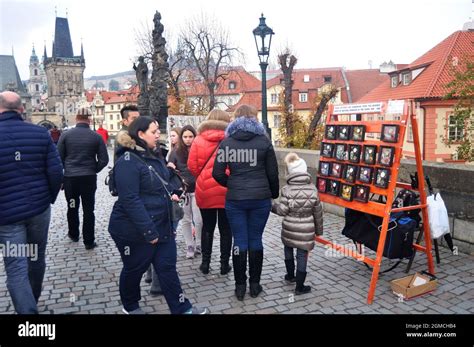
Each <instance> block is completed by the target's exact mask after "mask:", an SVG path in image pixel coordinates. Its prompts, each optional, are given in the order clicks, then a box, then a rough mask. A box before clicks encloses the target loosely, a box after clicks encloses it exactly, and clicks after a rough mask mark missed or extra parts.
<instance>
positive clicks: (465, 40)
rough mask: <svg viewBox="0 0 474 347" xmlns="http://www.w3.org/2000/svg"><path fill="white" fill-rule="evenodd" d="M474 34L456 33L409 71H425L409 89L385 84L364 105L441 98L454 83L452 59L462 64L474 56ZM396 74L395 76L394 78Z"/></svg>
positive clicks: (427, 53) (417, 60) (368, 96)
mask: <svg viewBox="0 0 474 347" xmlns="http://www.w3.org/2000/svg"><path fill="white" fill-rule="evenodd" d="M473 42H474V32H473V31H456V32H455V33H453V34H451V35H450V36H448V37H447V38H446V39H444V40H443V41H442V42H440V43H439V44H438V45H436V46H435V47H433V48H432V49H431V50H429V51H428V52H426V53H425V54H423V55H422V56H421V57H419V58H418V59H416V60H415V61H414V62H412V63H411V64H410V65H409V66H408V68H409V69H411V70H414V69H415V68H417V67H420V66H425V69H424V70H423V72H422V73H421V74H419V75H418V76H417V77H416V78H415V79H414V80H413V81H412V82H411V83H410V84H409V85H406V86H404V85H402V84H401V83H400V84H399V85H398V86H397V87H396V88H391V85H390V81H387V82H385V83H382V84H381V85H380V86H378V87H377V88H375V89H374V90H372V91H371V92H370V93H368V94H367V95H366V96H364V97H362V99H361V100H359V101H360V102H372V101H384V100H389V99H409V98H440V97H442V96H444V95H445V94H446V93H447V89H446V84H447V83H449V81H451V80H452V76H451V69H452V59H453V58H454V57H456V58H457V59H459V61H460V62H461V61H462V60H463V59H464V58H465V57H466V56H470V57H472V56H474V45H473ZM393 73H396V72H391V73H390V75H391V74H393Z"/></svg>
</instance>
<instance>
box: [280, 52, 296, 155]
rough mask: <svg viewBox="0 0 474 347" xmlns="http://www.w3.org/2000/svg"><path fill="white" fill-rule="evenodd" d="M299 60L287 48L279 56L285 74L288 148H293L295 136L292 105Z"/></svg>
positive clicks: (284, 91)
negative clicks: (292, 139) (296, 67)
mask: <svg viewBox="0 0 474 347" xmlns="http://www.w3.org/2000/svg"><path fill="white" fill-rule="evenodd" d="M297 62H298V59H296V57H295V56H294V55H292V54H291V52H290V50H289V49H288V48H286V49H285V50H284V51H283V52H282V53H280V54H279V55H278V64H279V65H280V69H281V71H282V72H283V87H284V90H283V115H284V123H285V130H286V138H287V140H288V146H289V147H291V146H292V141H291V137H292V136H293V134H294V131H293V125H294V119H293V118H294V117H293V116H294V109H293V105H292V97H293V78H292V75H293V68H294V67H295V65H296V63H297Z"/></svg>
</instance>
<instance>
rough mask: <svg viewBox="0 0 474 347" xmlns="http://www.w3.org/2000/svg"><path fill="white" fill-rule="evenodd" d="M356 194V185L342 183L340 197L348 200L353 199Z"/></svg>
mask: <svg viewBox="0 0 474 347" xmlns="http://www.w3.org/2000/svg"><path fill="white" fill-rule="evenodd" d="M353 195H354V186H351V185H349V184H341V195H340V197H341V198H342V199H343V200H346V201H352V197H353Z"/></svg>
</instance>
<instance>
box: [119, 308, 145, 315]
mask: <svg viewBox="0 0 474 347" xmlns="http://www.w3.org/2000/svg"><path fill="white" fill-rule="evenodd" d="M122 312H123V313H125V314H146V313H145V311H143V310H142V309H141V308H140V307H139V308H137V309H136V310H133V311H127V310H126V309H125V308H122Z"/></svg>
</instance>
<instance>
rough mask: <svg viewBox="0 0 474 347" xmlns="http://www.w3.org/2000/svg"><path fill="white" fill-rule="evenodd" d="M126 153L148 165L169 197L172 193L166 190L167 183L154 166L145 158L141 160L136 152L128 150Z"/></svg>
mask: <svg viewBox="0 0 474 347" xmlns="http://www.w3.org/2000/svg"><path fill="white" fill-rule="evenodd" d="M128 153H130V154H131V155H132V156H134V157H135V158H137V159H138V160H139V161H141V162H142V163H143V164H145V165H146V166H147V167H148V169H149V170H150V171H151V172H153V173H154V174H155V176H156V177H157V178H158V179H159V180H160V182H161V184H163V188H165V190H166V193H167V194H168V195H169V196H170V197H171V195H172V194H171V192H170V191H169V190H168V188H166V186H167V185H168V182H166V181H165V180H164V179H163V178H162V177H161V176H160V174H159V173H158V172H157V171H156V170H155V168H154V167H153V166H152V165H150V164H148V163H147V162H146V161H145V160H143V159H142V158H140V156H139V155H137V154H135V153H133V152H130V151H128Z"/></svg>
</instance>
